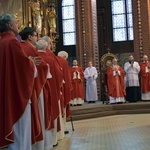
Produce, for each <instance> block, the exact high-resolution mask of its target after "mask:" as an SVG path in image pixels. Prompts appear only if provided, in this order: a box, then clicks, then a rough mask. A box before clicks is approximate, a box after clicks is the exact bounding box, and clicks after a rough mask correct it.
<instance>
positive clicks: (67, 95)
mask: <svg viewBox="0 0 150 150" xmlns="http://www.w3.org/2000/svg"><path fill="white" fill-rule="evenodd" d="M56 58H57V60H58V63H59V65H60V67H61V68H62V72H63V78H64V81H65V83H64V84H63V89H62V91H63V98H64V108H67V112H66V115H67V117H69V116H70V107H69V106H70V105H69V106H67V105H68V104H69V102H70V101H71V90H72V82H71V74H70V69H71V68H70V67H69V65H68V62H67V61H66V60H65V59H63V58H62V57H60V56H57V57H56Z"/></svg>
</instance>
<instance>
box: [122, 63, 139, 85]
mask: <svg viewBox="0 0 150 150" xmlns="http://www.w3.org/2000/svg"><path fill="white" fill-rule="evenodd" d="M124 70H125V72H126V81H125V85H126V87H133V86H139V76H138V75H139V72H140V66H139V64H138V62H134V63H133V67H131V64H130V63H129V62H126V63H125V65H124Z"/></svg>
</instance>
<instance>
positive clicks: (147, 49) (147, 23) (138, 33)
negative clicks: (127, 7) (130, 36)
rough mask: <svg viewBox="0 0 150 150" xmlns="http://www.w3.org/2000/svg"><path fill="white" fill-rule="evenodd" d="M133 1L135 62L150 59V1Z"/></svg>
mask: <svg viewBox="0 0 150 150" xmlns="http://www.w3.org/2000/svg"><path fill="white" fill-rule="evenodd" d="M132 1H133V25H134V53H135V58H136V59H137V60H141V59H142V57H143V55H144V54H146V55H148V56H149V57H150V0H145V1H144V2H143V0H132Z"/></svg>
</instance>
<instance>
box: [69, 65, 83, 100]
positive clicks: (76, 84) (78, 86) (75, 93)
mask: <svg viewBox="0 0 150 150" xmlns="http://www.w3.org/2000/svg"><path fill="white" fill-rule="evenodd" d="M76 72H79V74H78V73H76ZM74 76H76V77H77V78H76V79H74ZM71 80H72V87H73V90H72V91H71V98H72V99H74V98H82V99H83V98H84V88H83V80H84V73H83V69H82V68H81V67H78V66H77V67H72V68H71Z"/></svg>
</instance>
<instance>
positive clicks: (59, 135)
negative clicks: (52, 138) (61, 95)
mask: <svg viewBox="0 0 150 150" xmlns="http://www.w3.org/2000/svg"><path fill="white" fill-rule="evenodd" d="M58 104H59V111H60V113H59V119H60V129H61V130H60V131H59V132H57V139H58V140H62V139H63V138H64V137H65V134H64V131H65V128H64V125H65V124H64V120H63V118H62V111H61V106H60V100H59V101H58Z"/></svg>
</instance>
